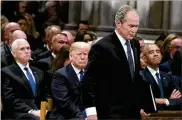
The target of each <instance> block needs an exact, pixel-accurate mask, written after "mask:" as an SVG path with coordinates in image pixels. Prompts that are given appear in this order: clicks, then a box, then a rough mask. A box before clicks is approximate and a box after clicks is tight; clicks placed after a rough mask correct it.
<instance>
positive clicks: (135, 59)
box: [130, 40, 138, 71]
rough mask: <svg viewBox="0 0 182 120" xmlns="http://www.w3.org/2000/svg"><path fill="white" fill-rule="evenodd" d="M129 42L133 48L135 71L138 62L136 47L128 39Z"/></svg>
mask: <svg viewBox="0 0 182 120" xmlns="http://www.w3.org/2000/svg"><path fill="white" fill-rule="evenodd" d="M130 43H131V48H132V50H133V55H134V62H135V71H136V70H137V68H136V67H137V64H138V54H137V48H136V47H135V45H134V41H133V40H130Z"/></svg>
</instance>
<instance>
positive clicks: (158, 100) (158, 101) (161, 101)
mask: <svg viewBox="0 0 182 120" xmlns="http://www.w3.org/2000/svg"><path fill="white" fill-rule="evenodd" d="M155 102H156V103H157V104H160V105H162V104H166V102H165V99H164V98H155Z"/></svg>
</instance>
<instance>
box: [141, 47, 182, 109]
mask: <svg viewBox="0 0 182 120" xmlns="http://www.w3.org/2000/svg"><path fill="white" fill-rule="evenodd" d="M161 59H162V55H161V52H160V49H159V47H158V46H157V45H155V44H148V45H146V46H145V47H144V50H143V60H144V61H145V63H146V64H147V67H146V68H145V69H144V70H143V71H142V75H143V76H144V77H143V78H144V80H145V81H147V82H148V83H149V84H150V85H151V88H152V91H153V94H154V97H155V99H156V103H157V104H159V105H160V106H158V108H159V109H160V108H161V109H166V106H169V107H172V105H173V104H170V103H169V100H168V99H178V98H180V97H181V93H180V87H181V86H180V85H179V84H177V83H176V82H175V80H174V79H171V77H170V76H169V75H168V74H167V73H164V72H162V71H160V70H159V64H160V62H161ZM164 98H167V99H164ZM177 101H178V100H177ZM163 103H165V104H163ZM161 105H163V106H161ZM173 106H174V105H173Z"/></svg>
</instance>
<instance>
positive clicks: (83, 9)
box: [68, 0, 182, 39]
mask: <svg viewBox="0 0 182 120" xmlns="http://www.w3.org/2000/svg"><path fill="white" fill-rule="evenodd" d="M123 4H128V5H131V6H133V7H134V8H135V9H136V10H137V11H138V13H139V15H140V26H139V29H140V30H139V34H141V35H142V34H143V35H142V36H144V37H147V36H150V37H151V36H155V37H153V38H152V39H155V38H156V37H157V36H158V35H159V34H161V33H162V32H171V33H174V32H178V33H180V34H181V33H182V1H151V0H137V1H134V0H108V1H95V0H89V1H69V18H68V24H69V25H68V26H70V25H76V24H77V23H78V22H79V20H89V24H90V25H91V26H93V27H96V28H102V30H101V31H96V32H101V33H102V32H103V33H106V34H107V30H104V29H103V28H106V29H107V28H109V29H110V28H111V29H112V28H113V29H114V16H115V13H116V11H117V10H118V9H119V7H120V6H121V5H123ZM98 30H99V29H98ZM151 31H152V32H151ZM101 33H99V34H101ZM150 37H149V38H150Z"/></svg>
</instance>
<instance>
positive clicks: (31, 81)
mask: <svg viewBox="0 0 182 120" xmlns="http://www.w3.org/2000/svg"><path fill="white" fill-rule="evenodd" d="M24 69H25V71H26V74H27V77H28V81H29V83H30V86H31V88H32V91H33V94H34V95H36V85H35V82H34V79H33V76H32V74H31V73H30V71H29V70H28V68H27V67H25V68H24Z"/></svg>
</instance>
